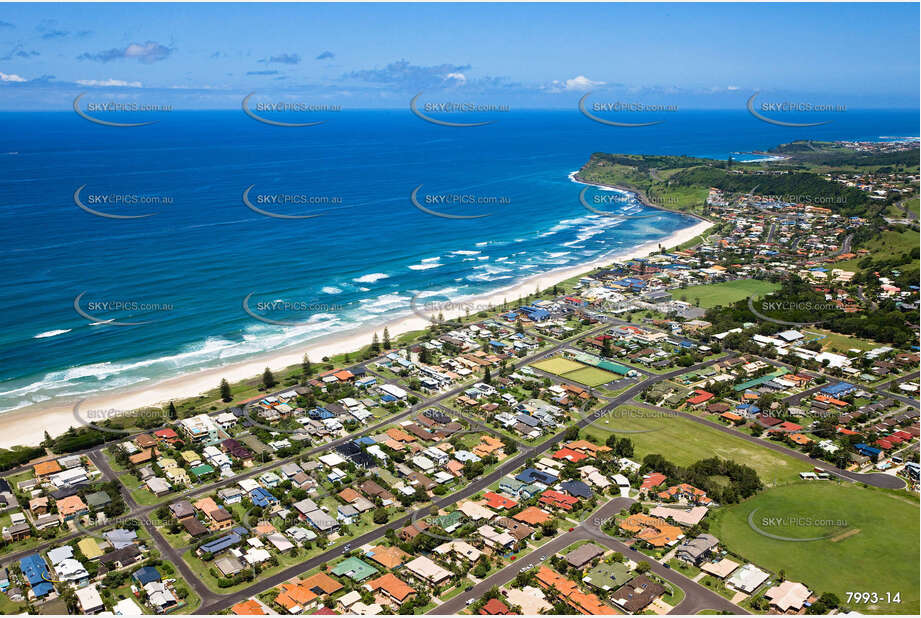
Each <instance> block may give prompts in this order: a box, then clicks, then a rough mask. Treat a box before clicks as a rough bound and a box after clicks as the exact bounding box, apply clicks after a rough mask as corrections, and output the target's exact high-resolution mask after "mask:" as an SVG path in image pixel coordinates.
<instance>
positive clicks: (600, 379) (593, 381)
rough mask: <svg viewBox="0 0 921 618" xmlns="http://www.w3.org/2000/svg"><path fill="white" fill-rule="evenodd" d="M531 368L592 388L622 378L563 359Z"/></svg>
mask: <svg viewBox="0 0 921 618" xmlns="http://www.w3.org/2000/svg"><path fill="white" fill-rule="evenodd" d="M531 366H532V367H534V368H535V369H540V370H541V371H546V372H547V373H552V374H554V375H558V376H562V377H564V378H566V379H567V380H572V381H574V382H578V383H579V384H584V385H585V386H590V387H595V386H600V385H601V384H607V383H608V382H610V381H612V380H616V379H618V378H619V377H620V376H619V375H617V374H616V373H612V372H610V371H606V370H604V369H599V368H598V367H591V366H589V365H585V364H583V363H580V362H577V361H574V360H570V359H568V358H561V357H556V358H548V359H547V360H542V361H539V362H536V363H532V364H531Z"/></svg>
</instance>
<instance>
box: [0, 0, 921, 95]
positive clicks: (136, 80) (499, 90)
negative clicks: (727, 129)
mask: <svg viewBox="0 0 921 618" xmlns="http://www.w3.org/2000/svg"><path fill="white" fill-rule="evenodd" d="M918 18H919V6H918V4H916V3H915V4H907V3H906V4H881V3H873V4H845V3H842V4H822V3H815V4H787V3H773V4H725V3H720V4H645V5H639V4H619V5H613V4H529V5H525V4H389V5H386V4H338V5H327V4H306V5H304V4H299V5H294V4H170V5H166V4H99V5H81V4H2V5H0V109H4V110H14V109H60V110H65V109H68V108H69V107H70V105H71V102H72V101H73V98H74V97H75V96H76V95H77V94H80V93H81V92H91V93H93V95H94V96H96V95H98V96H106V97H112V98H113V99H114V100H133V101H143V102H150V103H157V104H171V105H174V106H177V107H179V108H190V109H201V108H239V105H240V100H241V97H242V96H244V95H246V94H248V93H249V92H252V91H256V92H258V93H259V94H260V96H266V97H279V98H282V97H284V98H286V99H290V100H292V101H293V100H297V101H304V102H308V103H332V104H338V105H341V106H343V107H344V108H361V107H389V108H405V107H406V104H407V101H408V98H409V97H411V96H413V95H414V94H416V93H417V92H419V91H425V92H426V93H427V95H429V94H431V95H432V96H436V95H437V96H439V97H442V96H444V97H450V99H451V100H464V101H476V102H493V103H506V104H508V105H510V106H512V107H513V108H514V107H519V108H526V107H546V108H552V107H560V108H570V107H571V106H572V105H573V102H574V101H575V100H577V99H578V97H580V96H582V94H584V93H586V92H588V91H594V92H597V93H603V92H606V93H608V94H611V95H616V96H618V97H621V98H628V99H629V100H630V101H639V102H643V103H669V104H675V105H681V106H683V107H702V108H707V107H713V108H732V107H739V106H740V105H742V104H744V101H745V99H747V97H748V96H750V95H751V94H752V93H753V92H755V91H761V92H764V93H769V94H774V95H777V96H784V97H788V98H789V97H799V98H800V99H805V100H810V101H812V100H815V101H817V102H831V103H838V104H840V103H844V104H847V105H848V106H849V107H852V108H857V107H912V108H914V107H917V106H918V98H917V97H918V86H919V78H918V75H919V63H918V46H919V29H918ZM279 100H284V99H279Z"/></svg>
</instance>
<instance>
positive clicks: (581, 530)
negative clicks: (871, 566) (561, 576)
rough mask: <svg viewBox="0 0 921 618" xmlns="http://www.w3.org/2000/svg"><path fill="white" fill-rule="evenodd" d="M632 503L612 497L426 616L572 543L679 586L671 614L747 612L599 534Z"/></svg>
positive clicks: (453, 610)
mask: <svg viewBox="0 0 921 618" xmlns="http://www.w3.org/2000/svg"><path fill="white" fill-rule="evenodd" d="M633 502H634V500H633V499H632V498H614V499H613V500H610V501H609V502H607V503H606V504H604V505H602V506H601V508H599V509H598V510H596V511H595V512H594V513H592V514H591V515H590V516H589V517H587V518H586V519H585V520H584V521H583V522H582V523H580V524H579V525H578V526H576V527H575V529H574V530H572V531H571V532H566V533H564V534H562V535H560V536H558V537H556V538H554V539H553V540H552V541H549V542H547V543H546V544H544V545H542V546H541V547H538V548H536V549H533V550H531V551H529V552H527V553H522V554H519V555H518V558H517V559H516V560H515V561H514V562H512V563H511V564H510V565H508V566H507V567H505V568H503V569H501V570H499V571H497V572H495V573H493V574H492V575H490V576H488V577H487V578H486V579H484V580H482V581H481V582H480V583H478V584H476V585H475V586H473V589H472V590H470V591H469V592H464V593H462V594H460V595H458V596H456V597H454V598H453V599H449V600H448V601H445V602H444V603H442V604H441V605H439V606H438V607H435V608H434V609H432V610H431V611H429V612H428V613H429V614H433V615H440V616H446V615H449V614H457V613H460V612H461V611H462V610H463V609H464V607H466V604H467V600H468V599H479V598H481V597H482V596H483V595H484V594H486V593H487V592H488V591H489V590H490V589H491V588H493V587H495V586H503V585H505V584H506V583H508V582H510V581H511V580H513V579H514V578H515V576H517V575H518V573H519V572H520V571H521V569H522V567H523V566H525V565H527V566H537V565H538V564H541V563H542V562H546V561H548V560H549V559H550V557H551V556H553V555H554V554H556V553H559V552H561V551H563V550H565V549H566V548H567V547H569V546H570V545H572V544H573V543H577V542H579V541H584V540H590V541H593V542H595V543H600V544H602V545H604V546H605V547H607V548H608V549H612V550H614V551H618V552H620V553H622V554H623V555H624V557H625V558H627V559H629V560H633V561H634V562H642V561H645V562H646V563H647V564H649V565H650V569H649V570H650V571H652V572H653V573H655V574H656V575H658V576H659V577H661V578H662V579H665V580H667V581H669V582H671V583H672V585H675V586H678V587H679V588H681V589H682V590H684V593H685V597H684V599H683V600H682V601H681V603H679V604H678V605H677V606H676V607H675V608H674V609H673V610H672V611H671V612H670V613H673V614H696V613H697V612H699V611H701V610H704V609H716V610H724V611H728V612H731V613H733V614H747V613H748V612H746V611H745V610H744V609H742V608H741V607H739V606H737V605H734V604H732V603H730V602H729V601H728V600H727V599H725V598H724V597H722V596H720V595H719V594H717V593H715V592H713V591H712V590H710V589H709V588H705V587H703V586H701V585H700V584H698V583H696V582H693V581H691V580H690V579H688V578H687V577H685V576H684V575H682V574H681V573H678V572H677V571H674V570H672V569H669V568H666V567H665V566H664V565H662V564H661V563H659V562H656V561H655V560H652V559H651V558H650V557H649V556H647V555H646V554H642V553H640V552H638V551H636V550H634V549H631V548H630V547H628V546H627V545H625V544H624V543H622V542H620V541H618V540H617V539H613V538H611V537H609V536H608V535H606V534H605V533H604V532H602V530H601V526H602V525H603V523H604V522H607V521H609V520H610V519H611V518H612V517H614V516H615V515H617V514H618V513H620V511H621V510H623V509H625V508H629V506H630V505H631V504H633Z"/></svg>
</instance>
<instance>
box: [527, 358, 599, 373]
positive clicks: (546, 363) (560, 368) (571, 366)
mask: <svg viewBox="0 0 921 618" xmlns="http://www.w3.org/2000/svg"><path fill="white" fill-rule="evenodd" d="M531 366H532V367H534V368H535V369H540V370H541V371H546V372H547V373H552V374H555V375H563V374H564V373H568V372H570V371H577V370H579V369H583V368H585V367H587V365H583V364H582V363H577V362H576V361H573V360H569V359H566V358H559V357H557V358H548V359H547V360H542V361H540V362H537V363H532V364H531Z"/></svg>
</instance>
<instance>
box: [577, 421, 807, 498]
mask: <svg viewBox="0 0 921 618" xmlns="http://www.w3.org/2000/svg"><path fill="white" fill-rule="evenodd" d="M614 412H615V413H614V414H612V415H610V416H606V417H602V418H600V419H598V420H597V421H595V423H594V424H593V425H590V426H588V427H587V428H586V430H585V432H586V434H587V435H588V436H594V437H595V439H593V438H592V437H588V438H586V439H589V440H592V441H593V442H596V443H599V442H598V441H599V440H600V444H604V442H605V440H606V439H607V436H608V434H609V433H615V434H617V435H618V436H619V437H624V438H630V440H632V441H633V446H634V449H635V451H636V452H635V454H634V457H633V458H632V459H633V460H634V461H642V459H643V457H645V456H646V455H648V454H650V453H658V454H660V455H663V456H664V457H665V458H666V459H668V460H669V461H671V462H672V463H674V464H677V465H679V466H687V465H689V464H692V463H694V462H695V461H698V460H701V459H707V458H709V457H713V456H717V457H722V458H723V459H731V460H733V461H735V462H737V463H741V464H745V465H747V466H751V467H752V468H754V469H755V470H756V471H757V472H758V476H760V477H761V480H762V481H763V482H764V483H765V484H774V483H786V482H789V481H793V480H796V479H798V476H797V475H798V474H799V473H800V472H805V471H808V470H811V469H812V467H811V466H810V465H809V464H807V463H805V462H802V461H799V460H796V459H794V458H792V457H788V456H787V455H783V454H781V453H776V452H774V451H771V450H769V449H767V448H764V447H761V446H759V445H757V444H752V443H750V442H748V441H746V440H743V439H742V438H740V437H736V436H733V435H729V434H726V433H723V432H721V431H718V430H717V429H712V428H710V427H707V426H705V425H703V424H701V423H697V422H695V421H692V420H689V419H686V418H683V417H681V416H668V417H664V418H663V417H656V416H655V415H656V412H654V411H650V410H645V409H637V408H631V407H630V406H620V407H619V408H617V409H616V410H615V411H614ZM605 420H609V423H608V424H607V425H605V424H604V421H605ZM631 431H632V432H637V433H630V432H631Z"/></svg>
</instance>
